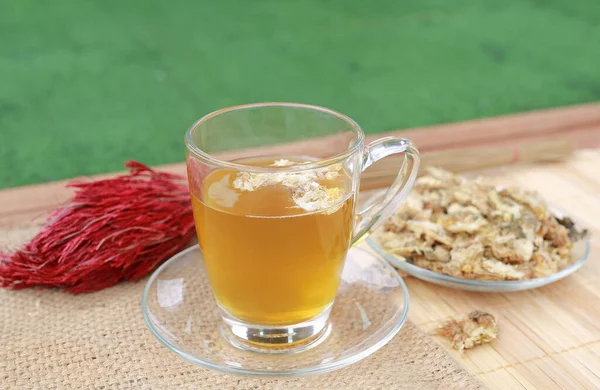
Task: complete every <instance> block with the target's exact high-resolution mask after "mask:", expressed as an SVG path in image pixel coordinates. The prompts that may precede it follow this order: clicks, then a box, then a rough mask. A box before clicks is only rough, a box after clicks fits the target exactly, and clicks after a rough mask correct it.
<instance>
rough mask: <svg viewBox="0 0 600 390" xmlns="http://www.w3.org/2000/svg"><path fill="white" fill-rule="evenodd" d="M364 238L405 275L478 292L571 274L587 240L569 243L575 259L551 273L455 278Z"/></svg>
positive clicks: (528, 285)
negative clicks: (496, 278) (402, 258)
mask: <svg viewBox="0 0 600 390" xmlns="http://www.w3.org/2000/svg"><path fill="white" fill-rule="evenodd" d="M366 241H367V243H369V245H371V247H372V248H373V249H374V250H375V251H376V252H377V253H379V254H380V255H381V256H383V257H384V258H385V259H386V260H387V261H388V262H389V263H390V264H391V265H393V266H394V267H396V268H398V269H399V270H401V271H404V272H406V273H407V274H409V275H412V276H414V277H415V278H418V279H421V280H424V281H426V282H430V283H434V284H439V285H441V286H446V287H453V288H458V289H461V290H469V291H482V292H510V291H523V290H530V289H532V288H538V287H542V286H545V285H547V284H550V283H554V282H556V281H558V280H560V279H562V278H565V277H567V276H569V275H571V274H572V273H573V272H575V271H577V270H578V269H579V268H581V266H582V265H583V263H585V261H586V260H587V258H588V255H589V254H590V241H589V240H587V239H586V240H581V241H577V242H576V243H575V244H573V249H572V253H573V256H574V258H575V259H576V261H575V262H574V263H573V264H571V265H570V266H568V267H567V268H565V269H563V270H560V271H559V272H557V273H554V274H552V275H548V276H544V277H541V278H535V279H527V280H507V281H493V280H474V279H464V278H456V277H454V276H449V275H444V274H440V273H437V272H434V271H431V270H428V269H426V268H421V267H419V266H416V265H414V264H410V263H407V262H406V261H400V260H399V259H398V258H397V257H396V256H394V255H392V254H390V253H388V252H387V251H386V250H385V249H383V248H382V247H380V246H379V245H378V244H377V243H376V242H375V241H373V239H371V238H367V240H366Z"/></svg>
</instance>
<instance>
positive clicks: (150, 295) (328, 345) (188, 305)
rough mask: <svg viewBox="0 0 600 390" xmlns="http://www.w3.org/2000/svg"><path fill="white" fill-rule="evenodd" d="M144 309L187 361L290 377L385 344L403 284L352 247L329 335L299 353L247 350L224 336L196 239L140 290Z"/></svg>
mask: <svg viewBox="0 0 600 390" xmlns="http://www.w3.org/2000/svg"><path fill="white" fill-rule="evenodd" d="M142 313H143V315H144V320H145V321H146V325H147V326H148V328H149V329H150V331H151V332H152V334H153V335H154V336H156V338H157V339H158V340H159V341H160V342H161V343H163V344H164V345H165V346H166V347H167V348H169V349H170V350H171V351H173V352H175V353H176V354H178V355H179V356H181V357H183V358H184V359H187V360H189V361H190V362H192V363H195V364H198V365H200V366H203V367H206V368H211V369H214V370H218V371H222V372H227V373H231V374H243V375H253V376H268V377H295V376H303V375H310V374H318V373H324V372H329V371H333V370H336V369H338V368H342V367H345V366H347V365H349V364H352V363H355V362H357V361H359V360H361V359H363V358H365V357H367V356H369V355H370V354H372V353H373V352H375V351H377V350H378V349H379V348H381V347H382V346H384V345H385V344H386V343H387V342H388V341H389V340H391V339H392V337H394V335H395V334H396V333H398V331H399V330H400V328H401V327H402V325H403V324H404V322H405V321H406V315H407V313H408V291H407V289H406V285H405V284H404V282H403V281H402V278H400V276H398V273H397V272H396V271H395V270H394V269H393V268H392V267H391V266H390V265H389V264H388V263H387V262H386V261H385V260H384V259H382V258H380V257H379V256H377V255H376V254H374V253H372V252H371V251H368V250H365V249H363V248H361V247H360V246H358V247H354V248H352V249H350V251H349V252H348V256H347V258H346V263H345V267H344V272H343V274H342V282H341V285H340V288H339V290H338V295H337V297H336V300H335V302H334V304H333V308H332V311H331V317H330V322H329V325H328V330H327V333H328V334H327V335H326V337H324V338H323V340H322V341H321V342H320V343H319V344H318V345H317V346H315V347H313V348H311V349H309V350H307V351H304V352H299V353H293V354H287V355H269V354H260V353H256V352H249V351H245V350H242V349H238V348H236V347H235V346H233V345H231V344H230V343H229V342H228V341H227V340H225V338H224V337H223V336H222V334H221V331H220V325H221V321H222V320H221V312H220V311H219V308H218V306H217V303H216V302H215V299H214V297H213V294H212V291H211V288H210V285H209V282H208V279H207V275H206V271H205V268H204V263H203V261H202V252H201V251H200V248H199V246H198V245H195V246H193V247H191V248H188V249H186V250H184V251H182V252H180V253H179V254H177V255H175V256H174V257H172V258H171V259H170V260H168V261H167V262H166V263H164V264H163V265H162V266H160V267H159V268H158V269H157V270H156V271H154V273H153V274H152V276H151V277H150V279H149V280H148V283H147V285H146V288H145V289H144V295H143V297H142Z"/></svg>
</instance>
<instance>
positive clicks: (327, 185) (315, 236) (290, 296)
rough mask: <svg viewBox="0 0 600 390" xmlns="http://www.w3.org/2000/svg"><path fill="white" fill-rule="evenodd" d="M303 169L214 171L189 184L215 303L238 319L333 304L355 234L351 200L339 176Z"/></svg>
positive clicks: (297, 313) (293, 317)
mask: <svg viewBox="0 0 600 390" xmlns="http://www.w3.org/2000/svg"><path fill="white" fill-rule="evenodd" d="M301 162H302V161H301V160H299V159H286V160H282V159H279V160H277V159H273V158H270V159H254V160H244V161H243V163H244V164H247V165H261V166H287V165H291V164H293V163H301ZM307 174H308V177H306V175H305V174H302V173H298V174H289V175H288V174H287V173H282V174H275V175H273V174H272V173H259V174H249V173H243V172H238V171H233V170H228V169H219V170H216V171H213V172H211V173H210V174H209V175H208V176H207V177H206V178H204V180H203V182H202V185H201V187H202V188H201V189H197V188H196V189H192V193H193V196H192V206H193V210H194V218H195V222H196V229H197V232H198V238H199V240H200V246H201V248H202V251H203V254H204V262H205V265H206V269H207V272H208V276H209V279H210V283H211V286H212V288H213V291H214V293H215V296H216V298H217V301H218V302H219V304H220V305H221V306H222V307H223V308H224V309H226V310H227V311H228V312H229V313H231V314H232V315H233V316H235V317H237V318H239V319H241V320H243V321H246V322H250V323H254V324H260V325H286V324H290V325H291V324H297V323H300V322H302V321H306V320H308V319H311V318H312V317H315V316H316V315H318V314H320V313H321V312H322V311H323V310H324V309H326V308H327V307H328V306H329V305H330V304H331V303H332V302H333V299H334V297H335V294H336V291H337V288H338V285H339V281H340V277H341V272H342V268H343V264H344V258H345V255H346V252H347V250H348V247H349V245H350V240H351V237H352V226H353V223H352V219H353V208H354V204H353V201H354V199H353V197H352V196H351V192H350V191H349V184H348V183H349V179H348V178H347V177H345V176H343V174H340V173H339V172H337V171H326V172H325V171H323V172H319V174H318V175H317V177H314V172H308V173H307ZM311 175H312V176H311Z"/></svg>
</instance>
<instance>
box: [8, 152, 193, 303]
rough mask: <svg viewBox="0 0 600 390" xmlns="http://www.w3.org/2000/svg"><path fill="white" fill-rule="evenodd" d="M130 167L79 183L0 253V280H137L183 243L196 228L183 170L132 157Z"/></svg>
mask: <svg viewBox="0 0 600 390" xmlns="http://www.w3.org/2000/svg"><path fill="white" fill-rule="evenodd" d="M125 166H126V167H128V168H131V170H130V172H129V174H127V175H123V176H119V177H116V178H113V179H106V180H98V181H94V182H88V183H71V184H69V185H68V186H69V187H74V188H77V190H76V192H75V197H74V198H73V200H72V202H71V204H69V205H66V206H64V207H61V208H59V209H58V210H56V211H54V212H53V213H52V214H51V216H50V218H49V221H48V223H47V224H46V225H45V226H44V228H43V229H42V231H41V232H40V233H39V234H38V235H37V236H35V238H34V239H33V240H32V241H31V242H30V243H29V244H27V245H26V246H25V247H24V248H23V249H21V250H19V251H17V252H15V253H11V254H8V253H0V286H1V287H5V288H11V289H21V288H26V287H33V286H40V287H58V288H63V289H65V290H67V291H70V292H73V293H82V292H90V291H96V290H100V289H103V288H106V287H109V286H112V285H114V284H115V283H117V282H119V281H120V280H137V279H140V278H141V277H143V276H144V275H146V274H147V273H148V272H150V271H152V270H153V269H154V268H156V267H157V266H158V265H159V264H160V263H161V262H163V261H165V260H166V259H168V258H169V257H171V256H172V255H174V254H175V253H177V252H178V251H180V250H182V249H183V248H185V247H186V246H187V244H188V243H189V242H190V240H191V239H192V237H193V236H194V219H193V216H192V209H191V205H190V195H189V191H188V188H187V185H185V184H184V183H183V180H184V178H183V177H182V176H178V175H173V174H170V173H164V172H156V171H153V170H152V169H150V168H148V167H147V166H145V165H143V164H140V163H138V162H135V161H131V162H128V163H127V164H125Z"/></svg>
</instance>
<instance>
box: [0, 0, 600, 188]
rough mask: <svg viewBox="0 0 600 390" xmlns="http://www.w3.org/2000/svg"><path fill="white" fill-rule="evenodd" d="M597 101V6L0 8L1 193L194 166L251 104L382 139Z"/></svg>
mask: <svg viewBox="0 0 600 390" xmlns="http://www.w3.org/2000/svg"><path fill="white" fill-rule="evenodd" d="M595 100H600V1H599V0H571V1H564V0H504V1H499V0H498V1H496V0H487V1H486V0H469V1H467V0H455V1H448V0H419V1H413V0H395V1H363V0H329V1H325V0H296V1H281V0H280V1H259V0H255V1H199V0H179V1H177V0H174V1H163V0H153V1H150V0H146V1H135V0H130V1H123V0H103V1H84V0H62V1H60V0H57V1H41V0H39V1H33V0H18V1H17V0H15V1H10V0H8V1H2V2H0V187H10V186H16V185H22V184H28V183H35V182H44V181H49V180H56V179H61V178H68V177H73V176H75V175H81V174H93V173H99V172H106V171H114V170H118V169H120V168H121V167H122V164H123V162H124V161H126V160H129V159H137V160H139V161H141V162H144V163H147V164H159V163H168V162H175V161H182V160H183V158H184V147H183V142H182V138H183V134H184V132H185V130H186V129H187V127H188V126H189V125H190V124H191V123H192V122H193V121H195V120H196V119H197V118H199V117H200V116H202V115H204V114H206V113H208V112H210V111H212V110H215V109H218V108H221V107H225V106H230V105H234V104H241V103H247V102H256V101H299V102H305V103H312V104H317V105H323V106H327V107H330V108H333V109H336V110H339V111H342V112H344V113H346V114H348V115H350V116H351V117H353V118H354V119H356V120H357V121H358V122H359V123H360V124H361V125H362V127H363V128H364V129H365V131H366V132H368V133H375V132H379V131H384V130H389V129H396V128H408V127H414V126H423V125H430V124H435V123H442V122H451V121H459V120H466V119H472V118H480V117H486V116H493V115H499V114H506V113H512V112H519V111H526V110H532V109H540V108H546V107H553V106H560V105H567V104H573V103H581V102H589V101H595Z"/></svg>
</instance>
